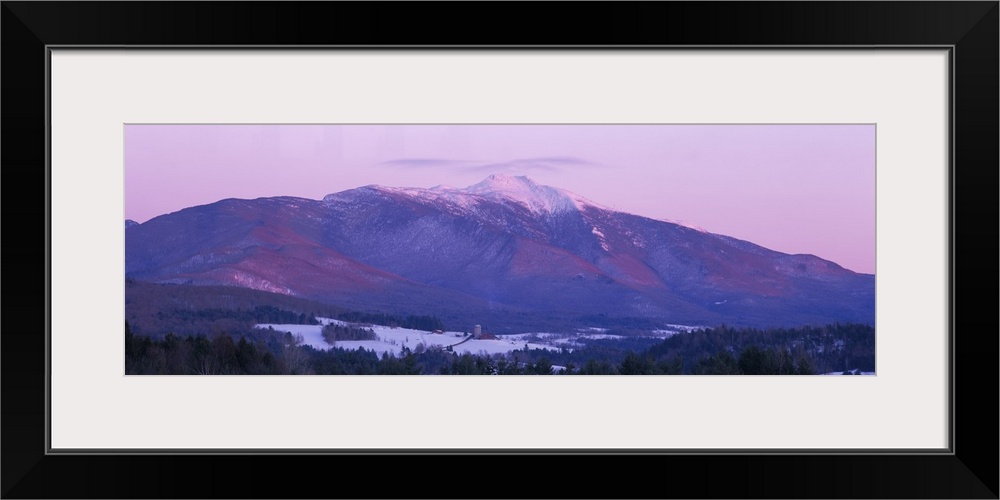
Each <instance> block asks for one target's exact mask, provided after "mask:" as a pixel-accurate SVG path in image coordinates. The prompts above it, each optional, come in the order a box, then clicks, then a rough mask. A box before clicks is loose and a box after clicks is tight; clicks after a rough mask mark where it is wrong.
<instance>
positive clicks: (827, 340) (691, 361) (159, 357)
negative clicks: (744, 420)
mask: <svg viewBox="0 0 1000 500" xmlns="http://www.w3.org/2000/svg"><path fill="white" fill-rule="evenodd" d="M329 331H330V334H331V335H343V336H348V337H351V338H354V337H357V336H364V335H367V334H366V333H365V332H366V330H365V329H363V328H353V327H340V328H330V329H329ZM367 331H368V332H370V330H367ZM626 340H627V339H626ZM645 341H646V342H647V343H651V345H649V346H648V347H646V348H643V349H635V345H636V344H635V343H630V342H627V341H623V340H600V341H592V342H591V343H590V344H589V345H587V346H585V347H582V348H578V349H573V350H567V349H563V350H561V351H552V350H545V349H520V350H515V351H513V352H510V353H506V354H494V355H486V354H479V355H474V354H457V353H454V352H449V351H447V350H445V349H441V348H424V347H423V346H420V348H418V349H416V350H410V349H408V348H404V349H403V350H402V352H401V353H400V354H399V355H391V354H389V353H384V354H382V355H381V356H379V355H377V354H376V353H375V352H374V351H367V350H364V349H359V350H351V351H349V350H344V349H340V348H331V349H329V350H318V349H314V348H312V347H310V346H308V345H299V344H297V343H296V341H295V339H294V337H293V336H292V335H291V334H289V333H282V332H276V331H274V330H265V329H257V330H256V332H255V336H254V337H252V338H251V337H248V336H241V337H238V338H236V339H234V338H233V337H232V336H230V335H228V334H225V333H213V334H209V335H187V336H180V335H176V334H173V333H170V334H167V335H166V336H164V337H163V338H159V339H154V338H151V337H148V336H142V335H137V334H135V333H134V332H132V329H131V327H130V325H129V324H128V322H126V323H125V371H126V374H143V375H167V374H188V375H194V374H202V375H209V374H214V375H278V374H317V375H420V374H438V375H548V374H562V375H812V374H818V373H829V372H843V373H845V374H848V373H853V372H854V371H858V372H861V371H864V372H873V371H874V369H875V356H874V352H875V335H874V329H873V328H872V327H870V326H867V325H855V324H848V325H839V324H836V325H827V326H823V327H803V328H792V329H770V330H757V329H734V328H730V327H725V326H722V327H718V328H711V329H703V330H697V331H693V332H688V333H681V334H676V335H674V336H672V337H670V338H667V339H665V340H663V339H645Z"/></svg>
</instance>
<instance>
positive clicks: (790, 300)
mask: <svg viewBox="0 0 1000 500" xmlns="http://www.w3.org/2000/svg"><path fill="white" fill-rule="evenodd" d="M125 250H126V253H125V256H126V258H125V260H126V262H125V269H126V276H127V277H129V278H133V279H137V280H145V281H153V282H165V283H189V284H196V285H235V286H243V287H249V288H255V289H258V290H266V291H271V292H278V293H283V294H289V295H296V296H300V297H305V298H309V299H314V300H321V301H325V302H329V303H335V304H338V305H342V306H345V307H351V308H356V309H357V308H361V309H371V310H381V311H385V312H390V313H396V314H436V315H439V316H442V317H446V318H454V319H456V320H463V321H465V322H468V323H478V322H480V321H478V320H477V319H478V318H491V320H493V321H502V322H510V321H515V320H516V319H518V318H520V319H521V320H523V321H522V322H530V321H532V320H536V319H538V318H553V317H560V318H578V317H591V318H611V319H613V318H651V319H655V320H658V321H665V322H674V323H684V324H702V325H714V324H718V323H723V322H724V323H729V324H734V325H751V326H791V325H798V324H804V323H830V322H836V321H840V322H863V323H870V324H873V323H874V315H875V313H874V311H875V298H874V297H875V279H874V276H872V275H866V274H858V273H854V272H852V271H850V270H847V269H844V268H842V267H841V266H839V265H837V264H835V263H833V262H830V261H827V260H823V259H820V258H818V257H815V256H812V255H789V254H785V253H781V252H776V251H773V250H769V249H767V248H764V247H761V246H759V245H755V244H753V243H750V242H747V241H743V240H738V239H735V238H731V237H728V236H724V235H718V234H712V233H709V232H706V231H703V230H700V229H697V228H693V227H688V226H685V225H681V224H678V223H674V222H670V221H663V220H656V219H651V218H647V217H642V216H639V215H633V214H628V213H623V212H618V211H615V210H612V209H610V208H608V207H605V206H602V205H600V204H598V203H595V202H592V201H589V200H587V199H585V198H583V197H581V196H578V195H576V194H573V193H571V192H569V191H566V190H562V189H558V188H554V187H549V186H543V185H539V184H536V183H535V182H533V181H532V180H531V179H529V178H527V177H511V176H502V175H492V176H490V177H488V178H487V179H485V180H484V181H482V182H480V183H478V184H475V185H472V186H469V187H467V188H454V187H448V186H437V187H434V188H430V189H422V188H396V187H384V186H375V185H370V186H365V187H361V188H357V189H351V190H347V191H342V192H339V193H335V194H330V195H328V196H326V197H325V198H323V199H322V200H310V199H304V198H292V197H274V198H259V199H255V200H241V199H226V200H222V201H219V202H216V203H212V204H209V205H202V206H197V207H191V208H187V209H184V210H180V211H178V212H175V213H171V214H167V215H163V216H160V217H156V218H154V219H151V220H149V221H147V222H145V223H143V224H141V225H137V226H133V227H131V228H129V230H128V231H127V233H126V244H125ZM526 318H527V319H526Z"/></svg>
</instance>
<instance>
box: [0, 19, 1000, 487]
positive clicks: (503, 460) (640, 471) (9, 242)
mask: <svg viewBox="0 0 1000 500" xmlns="http://www.w3.org/2000/svg"><path fill="white" fill-rule="evenodd" d="M547 7H548V8H544V9H543V8H541V7H540V6H539V4H538V3H451V2H448V3H410V2H408V3H392V4H390V3H353V2H352V3H325V2H7V1H4V2H2V10H0V12H2V13H0V23H2V24H0V29H2V37H3V38H2V46H0V47H2V48H0V51H2V52H0V61H2V62H0V64H2V70H3V71H2V73H0V74H2V75H3V85H2V102H3V106H2V122H3V130H2V134H3V146H4V147H3V148H2V150H0V160H2V165H3V168H4V174H5V175H4V177H5V180H6V181H7V182H6V188H5V189H4V194H5V195H7V196H5V202H4V209H5V217H4V222H6V223H7V224H6V229H7V231H5V233H6V236H7V238H6V240H5V241H4V244H3V247H2V252H3V257H4V260H6V262H7V263H8V264H9V265H16V267H17V269H18V270H19V271H18V272H19V274H18V275H16V277H15V275H8V285H9V286H10V287H11V288H8V292H10V291H12V290H16V293H5V294H4V302H5V304H4V310H5V312H6V313H7V314H6V315H5V317H4V320H3V327H4V333H5V335H3V336H2V337H0V342H2V344H0V345H2V349H0V356H2V375H3V377H2V379H0V384H2V393H0V398H2V432H3V439H2V440H0V446H2V454H3V460H2V480H0V481H2V485H0V486H2V495H3V497H4V498H50V497H58V498H90V497H105V498H110V497H128V498H154V497H168V498H191V497H201V498H209V497H242V498H265V497H270V498H302V497H313V496H317V495H318V496H334V497H336V496H353V497H361V496H378V497H399V498H410V497H418V496H423V495H431V496H436V497H462V498H466V497H484V496H488V497H512V498H520V497H550V496H558V497H580V498H584V497H605V498H632V497H689V498H895V497H906V498H926V497H932V498H998V496H997V495H998V466H997V456H998V453H997V451H998V447H997V446H998V445H997V443H998V441H997V426H996V422H997V421H998V408H997V406H998V405H997V400H996V399H995V395H996V394H997V391H996V387H995V386H994V385H993V384H995V383H996V381H997V378H996V374H997V363H998V360H997V356H996V353H997V352H998V350H997V337H998V336H997V332H998V331H1000V330H998V324H997V316H996V313H995V312H996V310H995V309H992V308H989V307H986V308H979V307H976V306H975V305H973V304H972V303H971V302H966V303H964V304H965V306H964V307H957V308H956V302H957V299H958V298H963V299H964V300H968V297H973V296H976V297H982V298H985V299H986V300H985V303H986V304H992V303H995V302H991V301H992V300H993V298H994V297H996V293H997V286H996V285H997V281H996V276H997V273H996V268H995V267H994V266H995V262H996V260H995V259H996V255H998V251H997V250H998V248H997V247H998V245H997V241H998V240H997V237H996V236H997V235H996V233H995V232H994V231H995V230H996V228H997V227H998V225H997V215H998V214H997V206H998V204H997V201H998V193H997V186H998V182H997V181H998V170H1000V167H998V165H1000V158H998V116H1000V113H998V109H1000V108H998V95H1000V85H998V66H1000V57H998V40H1000V36H998V20H1000V4H998V2H997V1H987V2H764V3H757V2H690V3H689V2H642V3H613V4H604V3H579V4H568V3H555V4H552V5H549V6H547ZM453 19H464V20H468V22H467V23H463V24H456V23H454V22H451V21H450V20H453ZM414 44H419V45H423V46H462V47H477V46H514V45H518V46H519V45H529V46H534V47H541V46H570V45H571V46H589V47H607V48H610V49H611V50H613V46H632V47H649V48H651V49H655V48H656V47H664V46H690V47H699V46H702V47H712V46H744V47H765V46H783V47H795V48H802V49H809V48H811V47H820V46H844V47H885V46H897V47H927V46H948V47H950V53H951V61H952V65H951V69H952V82H953V84H952V97H953V108H952V113H951V116H952V121H951V130H952V132H953V146H952V148H953V149H952V162H953V163H952V179H951V182H952V188H953V194H952V201H953V203H952V207H951V210H952V213H951V214H950V215H951V226H950V233H951V239H952V248H951V254H950V255H951V263H952V276H951V278H952V290H951V291H950V294H949V296H950V301H951V303H950V306H951V311H952V313H951V316H952V322H953V327H952V332H951V338H952V342H951V347H952V354H953V360H954V361H953V373H952V407H953V412H952V416H953V425H952V429H951V432H952V447H951V450H950V451H951V452H950V453H943V454H942V453H937V454H862V453H858V454H809V453H802V454H799V453H796V454H712V453H703V454H693V455H643V456H633V455H627V456H626V455H622V456H620V455H597V456H594V455H583V454H565V455H559V456H547V455H540V454H508V455H488V456H487V455H485V454H475V453H472V454H454V455H452V454H440V455H435V456H433V457H424V456H414V455H397V454H378V453H371V454H365V455H358V456H350V457H344V456H331V455H296V454H288V455H277V454H268V455H241V454H198V453H185V454H171V455H164V454H90V455H88V454H79V455H53V454H49V453H47V442H46V415H47V410H48V406H47V405H48V401H47V400H46V385H45V384H46V380H47V379H46V373H47V369H48V367H47V362H46V359H47V355H46V353H47V343H46V338H47V336H46V335H45V333H46V330H47V327H46V328H44V329H43V325H47V323H48V321H47V318H48V315H49V314H50V311H49V309H48V304H47V300H46V290H47V287H46V284H47V283H48V281H49V266H48V258H47V256H48V253H49V246H48V241H49V229H48V218H47V217H48V216H47V213H48V203H49V201H48V199H47V196H46V193H47V181H48V180H47V173H48V169H47V146H48V144H47V141H48V139H47V137H48V135H47V130H46V127H47V116H48V107H47V106H48V105H47V101H46V95H47V76H48V72H47V69H48V68H47V66H46V62H47V60H48V59H47V51H48V49H47V47H50V46H54V45H59V46H76V47H94V46H123V45H124V46H169V47H178V46H219V47H247V46H331V45H336V46H343V45H351V46H383V45H392V46H411V45H414ZM959 191H960V192H961V195H960V196H959ZM980 255H985V257H983V258H977V257H978V256H980ZM9 269H11V268H9ZM20 270H24V271H26V272H27V278H25V277H24V276H25V274H20ZM12 283H13V285H12ZM42 318H45V319H46V321H41V319H42ZM85 333H86V332H84V331H81V334H85ZM863 412H864V409H858V413H859V414H862V415H863ZM845 418H850V415H848V416H846V417H845ZM470 455H471V456H470ZM345 458H346V459H345ZM432 463H433V464H445V465H446V466H448V467H453V468H454V470H455V471H456V473H455V474H452V475H449V476H448V477H447V480H446V481H443V483H444V484H441V483H442V482H438V481H435V480H434V479H433V478H430V477H427V475H426V470H425V468H426V467H427V466H429V465H430V464H432ZM554 463H561V464H563V465H564V466H568V467H569V470H571V471H573V474H572V475H570V476H566V477H559V475H558V474H554V473H553V474H551V475H550V474H546V475H545V477H548V478H553V480H550V481H544V482H542V483H541V484H542V486H537V485H538V484H539V482H538V481H527V479H530V478H531V476H532V474H531V472H530V471H531V470H533V469H535V468H537V470H540V471H541V470H549V469H551V468H552V467H553V465H552V464H554ZM495 467H511V468H512V469H513V470H515V471H517V473H516V474H514V475H508V476H505V477H500V478H498V479H497V480H492V481H488V480H486V479H484V478H483V477H482V474H489V471H490V470H495V469H494V468H495ZM564 468H565V467H564ZM295 470H302V471H305V470H319V471H324V473H325V474H329V475H330V476H331V479H332V478H333V477H336V476H346V477H348V478H350V479H348V480H346V481H345V480H337V481H333V482H330V483H323V484H318V483H317V482H316V481H315V480H314V479H313V480H310V479H306V478H305V477H300V476H297V475H296V474H294V473H291V472H289V471H295ZM650 470H652V471H654V472H652V473H650V472H649V471H650ZM369 476H370V477H372V478H374V479H370V480H369V479H364V478H367V477H369ZM378 478H382V479H378ZM365 481H377V482H365ZM317 487H318V489H317ZM314 492H317V493H314ZM345 492H350V493H346V494H345Z"/></svg>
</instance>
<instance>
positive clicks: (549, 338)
mask: <svg viewBox="0 0 1000 500" xmlns="http://www.w3.org/2000/svg"><path fill="white" fill-rule="evenodd" d="M316 319H317V320H318V321H319V322H320V324H319V325H289V324H271V323H264V324H259V325H257V328H274V329H275V330H277V331H279V332H290V333H291V334H292V335H295V336H296V338H301V339H302V344H304V345H308V346H311V347H313V348H314V349H320V350H326V349H330V348H331V347H334V346H332V345H330V344H328V343H327V342H326V340H324V339H323V334H322V331H323V326H324V325H328V324H336V325H341V326H346V325H349V324H350V323H348V322H346V321H341V320H337V319H333V318H321V317H317V318H316ZM358 326H362V327H365V328H371V329H372V331H374V332H375V336H376V337H378V340H341V341H338V342H337V343H336V347H339V348H341V349H348V350H356V349H360V348H364V349H365V350H369V351H375V352H376V353H378V354H379V355H380V356H381V355H382V353H386V352H389V353H392V354H400V353H401V352H402V350H403V347H407V348H409V349H410V350H411V351H413V350H416V349H417V346H418V345H420V344H423V345H424V348H429V347H433V346H438V347H441V348H445V347H447V346H452V350H453V351H454V352H456V353H458V354H464V353H470V354H490V355H492V354H500V353H508V352H511V351H514V350H517V349H523V348H524V347H528V348H529V349H548V350H553V351H558V350H560V349H567V350H573V349H574V348H579V347H583V346H584V345H585V344H583V343H581V342H579V341H580V340H582V339H595V340H601V339H620V338H624V337H622V336H621V335H614V334H609V333H604V332H606V331H607V329H605V328H596V327H591V328H584V329H581V330H580V333H575V334H573V333H549V332H537V333H517V334H512V335H502V336H499V337H497V338H496V339H469V340H466V337H465V335H464V334H463V333H462V332H444V333H432V332H427V331H423V330H414V329H411V328H393V327H389V326H381V325H358ZM667 328H669V330H667V329H664V330H655V331H653V332H652V334H653V336H655V337H661V338H665V337H669V336H671V335H675V334H677V333H680V332H686V331H691V330H694V329H697V328H699V327H695V326H686V325H667ZM463 340H466V341H465V342H462V341H463ZM460 342H461V344H460Z"/></svg>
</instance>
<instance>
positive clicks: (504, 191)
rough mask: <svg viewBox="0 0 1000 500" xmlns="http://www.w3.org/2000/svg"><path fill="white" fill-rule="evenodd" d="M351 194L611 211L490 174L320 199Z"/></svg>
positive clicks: (464, 205) (544, 210) (548, 210)
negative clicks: (462, 181) (464, 182)
mask: <svg viewBox="0 0 1000 500" xmlns="http://www.w3.org/2000/svg"><path fill="white" fill-rule="evenodd" d="M351 193H355V194H374V195H379V194H381V195H385V194H390V195H404V196H408V197H412V198H415V199H420V200H425V201H430V202H435V203H437V202H443V203H447V204H449V205H452V206H455V207H458V208H459V209H460V210H471V209H473V208H474V207H475V206H476V204H477V203H478V202H479V201H481V200H483V199H486V200H491V201H494V202H504V203H510V202H513V203H517V204H519V205H522V206H524V207H525V208H527V209H528V210H530V211H531V212H533V213H535V214H539V215H544V214H555V213H561V212H570V211H580V210H583V209H584V208H585V207H588V206H589V207H596V208H600V209H604V210H611V209H610V208H608V207H606V206H603V205H601V204H599V203H595V202H593V201H590V200H588V199H586V198H584V197H582V196H579V195H577V194H575V193H572V192H570V191H567V190H565V189H559V188H554V187H551V186H545V185H542V184H538V183H536V182H535V181H534V180H532V179H531V178H529V177H527V176H523V175H519V176H512V175H504V174H493V175H490V176H489V177H487V178H486V179H484V180H483V181H481V182H478V183H476V184H473V185H471V186H468V187H465V188H456V187H452V186H448V185H445V184H441V185H437V186H434V187H432V188H429V189H428V188H414V187H388V186H380V185H374V184H371V185H367V186H362V187H360V188H357V189H353V190H348V191H343V192H340V193H334V194H330V195H327V196H326V197H324V198H323V201H325V202H327V203H336V202H339V201H342V200H343V199H344V197H345V196H348V197H351V196H354V195H353V194H351Z"/></svg>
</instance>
